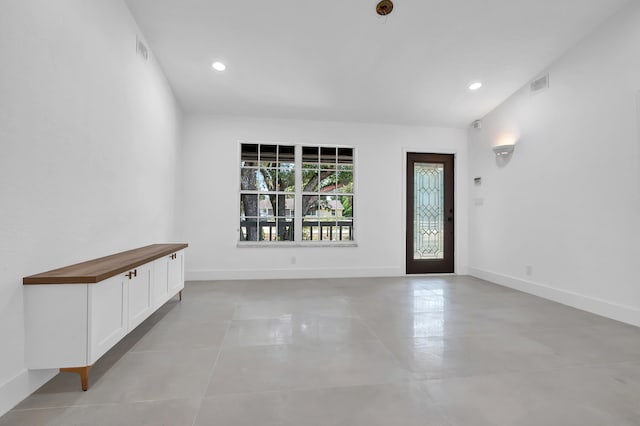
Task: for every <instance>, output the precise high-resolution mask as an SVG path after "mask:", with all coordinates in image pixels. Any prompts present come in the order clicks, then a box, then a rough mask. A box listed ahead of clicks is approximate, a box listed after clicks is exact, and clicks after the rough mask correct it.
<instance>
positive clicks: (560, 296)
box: [469, 268, 640, 327]
mask: <svg viewBox="0 0 640 426" xmlns="http://www.w3.org/2000/svg"><path fill="white" fill-rule="evenodd" d="M469 275H471V276H474V277H476V278H480V279H483V280H487V281H491V282H493V283H496V284H499V285H502V286H504V287H509V288H512V289H514V290H519V291H522V292H525V293H529V294H533V295H535V296H539V297H542V298H544V299H549V300H552V301H554V302H558V303H562V304H563V305H567V306H571V307H573V308H577V309H581V310H583V311H587V312H591V313H593V314H596V315H600V316H603V317H606V318H611V319H613V320H616V321H620V322H624V323H627V324H631V325H635V326H638V327H640V309H638V308H634V307H632V306H625V305H620V304H617V303H612V302H609V301H606V300H602V299H597V298H594V297H588V296H584V295H582V294H578V293H573V292H570V291H566V290H559V289H557V288H553V287H549V286H547V285H544V284H540V283H534V282H532V281H526V280H522V279H519V278H515V277H510V276H508V275H502V274H497V273H495V272H490V271H485V270H482V269H477V268H469Z"/></svg>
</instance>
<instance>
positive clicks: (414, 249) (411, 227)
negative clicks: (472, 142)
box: [406, 152, 455, 274]
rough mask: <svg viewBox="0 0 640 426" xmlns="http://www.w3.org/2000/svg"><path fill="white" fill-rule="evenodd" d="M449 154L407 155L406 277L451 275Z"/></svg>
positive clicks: (451, 209) (451, 170)
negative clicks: (436, 274)
mask: <svg viewBox="0 0 640 426" xmlns="http://www.w3.org/2000/svg"><path fill="white" fill-rule="evenodd" d="M453 163H454V156H453V155H451V154H419V153H414V152H410V153H408V154H407V237H406V238H407V274H428V273H448V272H453V267H454V259H453V254H454V251H453V241H454V239H453V232H454V226H453V225H454V223H455V221H454V215H453V214H454V206H453V194H454V193H453V188H454V181H453V176H454V175H453Z"/></svg>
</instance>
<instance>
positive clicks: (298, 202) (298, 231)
mask: <svg viewBox="0 0 640 426" xmlns="http://www.w3.org/2000/svg"><path fill="white" fill-rule="evenodd" d="M243 144H257V145H278V146H280V145H285V146H293V147H294V149H295V161H294V164H295V191H294V192H292V193H291V194H293V195H294V202H295V211H296V212H300V213H299V214H295V215H294V216H293V220H294V241H269V240H262V241H241V240H240V232H242V229H241V228H240V226H238V228H237V232H236V246H237V247H251V248H253V247H357V246H358V243H357V227H358V226H359V223H358V220H357V215H358V214H359V211H360V210H359V208H358V183H357V182H358V180H357V179H358V170H357V148H356V147H355V146H353V145H351V146H350V145H335V144H312V143H288V142H266V141H255V140H253V141H252V140H249V141H245V140H240V141H238V146H237V154H236V160H237V161H238V163H236V164H238V166H236V179H237V185H236V187H237V190H236V194H237V201H236V215H235V217H236V221H238V220H239V219H240V217H241V215H240V213H241V211H240V203H241V195H242V182H241V178H240V173H239V171H240V167H239V166H240V162H241V161H242V159H241V158H242V145H243ZM302 147H317V148H323V147H325V148H349V149H351V150H352V152H353V163H352V167H353V171H352V173H353V174H352V176H353V192H352V193H350V196H352V197H353V201H352V203H353V204H352V206H353V216H352V222H353V225H352V227H351V235H352V239H351V240H344V241H339V240H338V241H336V240H315V241H314V240H302V222H303V217H302V196H303V191H302ZM236 223H239V222H236Z"/></svg>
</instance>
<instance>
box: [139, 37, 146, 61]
mask: <svg viewBox="0 0 640 426" xmlns="http://www.w3.org/2000/svg"><path fill="white" fill-rule="evenodd" d="M136 53H137V54H138V56H140V57H141V58H142V59H144V60H145V61H146V60H148V59H149V49H148V48H147V46H146V45H145V44H144V43H143V42H142V40H140V39H139V38H138V37H136Z"/></svg>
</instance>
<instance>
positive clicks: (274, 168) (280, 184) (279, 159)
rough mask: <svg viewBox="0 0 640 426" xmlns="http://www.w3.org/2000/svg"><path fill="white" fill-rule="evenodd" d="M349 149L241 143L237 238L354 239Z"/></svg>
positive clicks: (351, 152)
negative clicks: (238, 228) (238, 227)
mask: <svg viewBox="0 0 640 426" xmlns="http://www.w3.org/2000/svg"><path fill="white" fill-rule="evenodd" d="M353 173H354V170H353V148H346V147H327V146H298V145H272V144H255V143H243V144H241V146H240V235H239V240H240V241H249V242H257V241H271V242H278V241H280V242H282V241H318V242H321V241H331V242H340V241H353V240H354V231H353V229H354V220H353V217H354V216H353V210H354V209H353V205H354V185H353V184H354V179H353Z"/></svg>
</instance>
